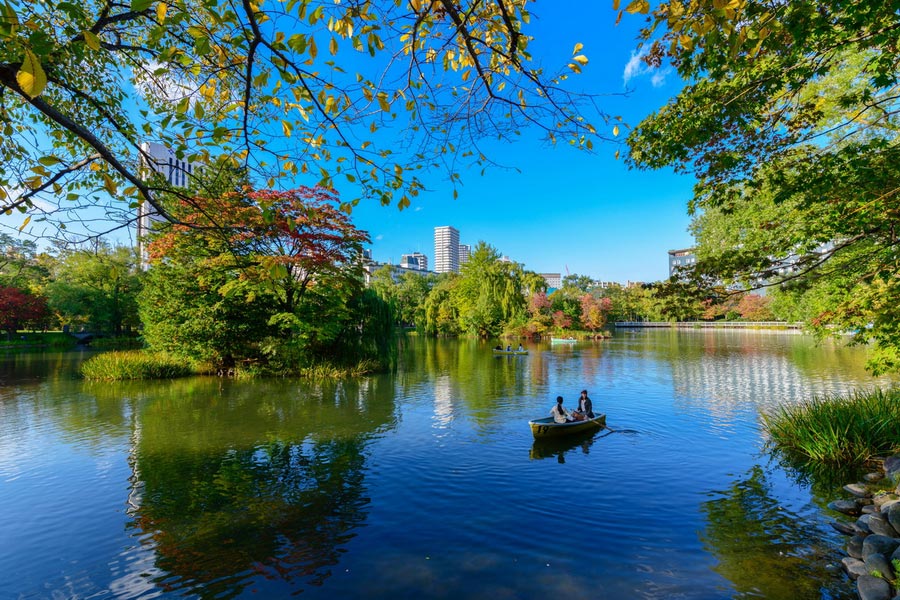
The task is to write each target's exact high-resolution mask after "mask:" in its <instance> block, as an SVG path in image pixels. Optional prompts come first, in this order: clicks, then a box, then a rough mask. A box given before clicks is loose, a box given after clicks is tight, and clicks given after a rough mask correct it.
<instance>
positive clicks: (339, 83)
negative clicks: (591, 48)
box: [0, 0, 617, 235]
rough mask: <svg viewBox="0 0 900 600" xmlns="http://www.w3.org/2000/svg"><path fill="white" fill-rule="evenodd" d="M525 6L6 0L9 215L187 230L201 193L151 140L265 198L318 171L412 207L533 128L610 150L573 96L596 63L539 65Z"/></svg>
mask: <svg viewBox="0 0 900 600" xmlns="http://www.w3.org/2000/svg"><path fill="white" fill-rule="evenodd" d="M526 4H527V2H526V0H503V1H500V0H490V1H487V2H481V1H472V0H469V1H466V0H463V1H459V0H434V1H429V2H424V1H422V0H412V1H407V0H377V1H374V2H327V3H323V2H316V1H313V0H274V1H273V2H268V3H262V4H255V3H252V2H249V1H244V2H239V3H230V2H225V1H224V0H209V1H204V2H199V1H197V0H172V1H165V2H154V1H152V0H132V1H131V2H126V3H109V2H101V1H98V0H87V1H86V2H81V3H72V2H67V1H61V0H49V1H48V2H42V3H33V2H24V1H23V0H4V2H2V3H0V92H2V96H3V102H2V103H0V123H2V125H3V135H4V138H5V139H4V143H3V144H2V145H0V163H2V164H3V165H4V171H3V174H2V176H0V190H2V192H0V210H3V211H10V210H14V209H18V210H21V211H23V212H25V211H27V212H29V213H31V214H29V216H28V217H27V218H26V219H25V222H24V223H23V226H25V225H27V224H28V220H29V219H30V218H31V216H32V215H38V216H39V218H48V219H49V218H52V219H58V220H63V221H70V222H71V221H72V220H74V219H76V218H78V216H77V215H79V214H81V212H82V209H84V208H88V207H91V206H101V207H102V208H103V209H104V211H105V212H104V215H105V217H107V218H109V219H116V220H118V221H120V222H122V221H128V220H130V219H133V206H132V204H133V203H148V204H149V205H151V206H152V207H153V209H154V210H156V211H157V212H159V213H160V214H162V215H165V216H168V217H169V218H171V219H174V220H177V219H176V217H175V216H174V215H172V214H170V213H169V211H168V210H167V207H166V205H165V202H164V201H163V200H164V196H165V194H166V193H172V192H175V193H179V194H182V197H183V199H184V200H185V201H189V200H190V199H191V198H193V197H194V196H193V195H192V194H187V193H185V192H184V191H183V190H178V189H177V188H174V187H173V186H171V185H169V184H168V183H167V182H166V181H165V180H164V179H163V178H160V177H149V178H148V177H145V176H146V175H147V173H146V171H145V172H143V173H142V170H141V166H140V162H141V161H140V159H141V157H142V150H141V149H140V142H141V141H142V140H146V139H148V138H154V139H156V140H159V141H161V142H163V143H164V144H166V145H167V146H169V147H170V148H171V149H172V150H173V152H174V153H175V155H176V157H178V158H179V159H184V160H187V161H190V162H197V163H201V164H205V165H209V168H213V165H217V164H221V165H228V166H243V167H246V168H247V170H248V172H250V173H252V174H253V178H254V181H255V182H256V183H257V185H264V186H265V187H274V185H275V184H276V182H277V181H278V179H279V178H280V177H286V178H288V179H293V178H294V177H296V176H303V177H305V178H314V179H315V180H317V181H318V182H319V183H320V184H321V185H323V186H325V187H329V188H332V187H336V186H338V185H345V186H347V187H349V188H351V189H353V190H358V193H357V195H356V197H355V198H353V200H351V201H349V202H348V203H347V204H348V205H349V204H353V203H355V202H356V201H358V200H359V199H362V198H372V199H374V200H376V201H378V202H381V203H382V204H396V205H397V206H399V207H400V208H403V207H405V206H407V205H408V204H409V203H410V201H411V200H412V199H413V198H415V196H416V195H417V194H418V193H419V191H420V190H421V189H422V187H423V184H422V181H421V180H420V177H419V173H420V172H422V170H424V169H431V168H440V169H444V170H447V171H449V172H450V178H451V181H454V182H456V181H457V180H458V179H459V172H458V171H457V169H459V170H460V171H461V170H462V169H463V167H464V165H469V164H488V163H490V162H491V161H490V159H489V158H488V157H487V156H486V155H485V154H484V153H483V152H482V150H481V149H480V147H479V140H480V139H481V138H482V137H484V136H486V137H487V138H490V139H496V138H498V137H499V138H501V139H512V138H514V137H515V136H517V135H519V134H520V133H521V131H522V130H523V129H525V128H526V127H531V128H537V129H538V130H539V131H542V132H543V133H545V134H546V137H547V138H548V140H549V141H550V142H554V141H555V140H557V139H561V140H565V141H568V142H571V143H572V144H573V145H575V146H577V147H580V148H584V149H588V150H589V149H591V148H592V146H593V141H594V140H595V139H602V138H604V137H610V138H611V137H612V135H610V136H606V135H603V134H599V133H598V131H599V130H600V129H601V127H602V126H603V125H605V124H606V123H607V122H608V120H609V117H608V115H606V114H604V113H602V112H601V111H599V110H598V109H597V108H596V104H595V103H594V102H592V101H591V100H592V99H591V98H589V97H587V96H585V95H582V94H579V93H577V92H572V91H569V90H567V89H566V88H565V87H564V85H565V80H566V79H567V78H568V77H569V76H570V75H572V74H577V73H579V72H580V71H581V70H582V68H583V67H584V66H585V65H586V64H587V62H588V59H587V57H586V56H585V55H584V54H583V53H582V44H580V43H579V44H576V45H575V47H574V52H573V54H572V57H571V60H569V61H568V62H567V63H566V64H561V65H559V67H558V68H553V69H545V68H544V67H542V66H541V65H539V64H538V61H536V60H535V59H534V58H533V57H532V56H531V54H530V42H531V39H532V38H531V36H530V35H529V34H528V23H529V22H530V21H531V19H532V14H531V12H530V11H529V10H528V9H527V8H526ZM382 130H387V131H390V132H391V134H390V135H386V136H385V135H381V134H380V133H379V132H380V131H382ZM398 131H400V132H403V133H402V134H400V135H397V134H396V132H398ZM616 131H617V130H616ZM34 132H37V133H38V134H39V135H40V137H41V140H42V142H41V143H33V139H32V135H33V133H34ZM613 135H614V134H613ZM217 157H222V161H219V160H218V159H217ZM143 158H145V159H146V158H147V157H146V156H143ZM11 190H20V191H21V193H11ZM206 195H208V194H206ZM38 199H40V200H41V202H37V200H38ZM46 207H50V208H46ZM82 225H83V227H84V229H83V231H82V232H81V233H82V234H84V235H93V234H97V233H102V232H103V229H102V228H100V229H98V228H93V227H91V225H90V224H89V223H87V222H86V221H82ZM107 227H115V225H109V226H107ZM67 231H70V232H71V231H73V228H69V229H67Z"/></svg>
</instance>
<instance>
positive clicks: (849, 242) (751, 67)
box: [629, 0, 900, 371]
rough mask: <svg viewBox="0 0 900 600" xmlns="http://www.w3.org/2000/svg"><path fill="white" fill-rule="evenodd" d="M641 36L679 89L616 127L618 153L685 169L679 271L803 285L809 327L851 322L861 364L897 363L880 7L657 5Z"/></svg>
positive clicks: (892, 39) (886, 17) (898, 180)
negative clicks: (623, 135)
mask: <svg viewBox="0 0 900 600" xmlns="http://www.w3.org/2000/svg"><path fill="white" fill-rule="evenodd" d="M629 9H630V10H632V11H633V12H648V11H649V5H648V4H647V3H646V2H636V3H632V4H631V5H629ZM643 38H644V40H645V41H647V42H649V43H650V45H649V50H648V51H647V52H646V57H647V60H648V61H649V62H650V63H651V64H655V65H659V64H661V62H662V61H663V60H666V59H668V60H671V61H672V64H674V65H675V67H676V68H677V69H678V71H679V73H680V74H681V75H682V77H683V78H684V79H686V80H688V81H691V83H690V85H688V86H686V87H685V88H684V89H683V91H682V92H681V93H680V94H679V95H678V97H677V98H675V99H673V100H672V101H670V102H669V103H668V105H667V106H665V107H664V108H662V109H660V110H659V111H657V113H656V114H654V115H652V116H651V117H649V118H647V119H646V120H645V121H643V122H642V123H641V124H640V125H639V126H638V127H637V128H636V129H635V130H634V131H633V132H632V134H631V135H630V136H629V145H630V148H631V150H630V156H629V160H630V161H631V163H632V164H634V165H637V166H639V167H643V168H659V167H666V166H669V167H673V168H675V169H676V170H677V171H682V172H691V173H693V174H695V175H696V177H697V180H698V183H697V185H696V187H695V194H694V198H693V200H692V201H691V204H690V207H691V209H692V210H693V211H695V212H697V213H698V214H699V215H700V217H699V220H700V225H699V227H700V232H701V235H702V239H701V240H700V244H699V247H698V263H697V267H696V269H695V270H696V271H697V272H698V273H699V274H701V275H703V276H705V277H706V278H707V280H708V281H712V280H714V279H715V278H721V279H724V280H730V281H733V282H740V283H741V284H743V285H744V287H745V289H752V288H753V287H758V286H761V285H779V286H781V285H783V286H787V287H790V288H791V292H790V294H791V296H793V297H794V298H797V297H798V296H797V295H798V294H799V293H801V292H802V293H813V294H815V295H816V299H815V300H814V301H811V302H806V303H802V304H804V305H805V310H804V312H806V310H809V309H813V308H815V309H817V310H818V312H817V313H815V314H809V313H807V314H806V315H805V316H806V318H807V319H808V321H807V322H808V323H809V324H810V325H811V326H812V327H813V328H814V329H816V330H817V331H818V332H819V333H821V334H823V335H827V334H833V333H835V332H840V331H845V330H855V331H857V332H858V333H857V335H856V338H855V339H856V341H857V342H861V343H865V342H870V341H872V342H874V348H875V352H874V358H873V361H872V362H871V363H870V367H872V368H873V369H874V370H876V371H884V370H896V369H898V368H900V361H898V360H897V356H898V350H900V327H898V323H900V321H898V319H900V317H898V316H897V312H896V311H895V310H893V306H895V305H896V301H897V300H898V299H900V279H898V271H900V255H898V252H897V243H896V240H897V236H896V221H897V218H898V216H900V215H898V211H897V199H898V194H900V146H898V138H897V132H898V125H900V121H898V111H897V100H896V98H897V97H898V91H900V88H898V75H900V69H898V67H897V65H898V50H897V48H898V47H900V45H898V42H900V13H898V12H897V7H896V5H895V4H894V3H892V2H886V3H874V4H871V3H844V2H838V1H837V0H816V1H813V0H798V1H796V2H784V3H771V2H764V1H762V0H733V1H731V2H721V1H720V0H699V1H698V2H691V3H687V4H685V3H681V2H678V1H675V0H673V1H671V2H663V3H661V4H660V5H659V6H658V7H657V8H656V10H655V11H654V12H653V14H652V15H651V17H650V20H649V22H648V26H647V28H646V29H645V31H644V33H643ZM651 40H652V42H651ZM777 304H778V303H777V302H776V303H775V305H774V306H777ZM794 305H795V306H800V303H796V302H795V303H794Z"/></svg>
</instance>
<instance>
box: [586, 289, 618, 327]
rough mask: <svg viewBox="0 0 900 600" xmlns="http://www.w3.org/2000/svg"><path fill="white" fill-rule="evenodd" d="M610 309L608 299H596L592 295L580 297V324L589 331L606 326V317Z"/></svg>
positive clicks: (610, 304) (610, 302) (610, 303)
mask: <svg viewBox="0 0 900 600" xmlns="http://www.w3.org/2000/svg"><path fill="white" fill-rule="evenodd" d="M611 308H612V301H611V300H610V299H609V298H596V297H595V296H594V295H592V294H585V295H584V296H582V297H581V322H582V324H584V326H585V327H587V328H588V329H590V330H591V331H597V330H598V329H600V328H601V327H603V326H604V325H606V315H607V314H608V313H609V311H610V309H611Z"/></svg>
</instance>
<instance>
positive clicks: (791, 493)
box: [0, 331, 890, 600]
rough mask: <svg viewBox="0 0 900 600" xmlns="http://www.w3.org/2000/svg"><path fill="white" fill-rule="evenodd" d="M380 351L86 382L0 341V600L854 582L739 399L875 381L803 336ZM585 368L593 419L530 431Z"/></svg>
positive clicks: (830, 490)
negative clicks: (384, 357)
mask: <svg viewBox="0 0 900 600" xmlns="http://www.w3.org/2000/svg"><path fill="white" fill-rule="evenodd" d="M490 346H491V344H490V343H482V342H475V341H458V342H457V341H433V340H420V339H415V338H412V339H410V340H408V341H407V342H406V343H405V345H404V348H403V350H402V352H401V357H402V364H401V366H400V368H399V370H398V371H397V373H395V374H392V375H385V376H378V377H372V378H366V379H360V380H352V381H343V382H338V383H334V382H329V383H309V382H296V381H263V382H258V381H257V382H233V381H228V380H222V379H215V378H198V379H190V380H178V381H171V382H152V383H141V384H96V383H87V382H83V381H80V380H77V379H76V378H74V376H73V373H75V372H76V370H77V367H78V364H79V363H80V361H81V360H82V358H83V356H81V355H77V354H76V355H61V354H43V355H42V354H30V355H28V354H26V355H9V356H6V357H2V358H0V599H7V598H10V599H43V598H52V599H57V598H79V599H80V598H84V599H88V598H90V599H102V598H142V599H143V598H204V599H205V598H290V597H294V596H299V597H301V598H329V599H340V598H405V597H408V598H413V597H415V598H489V599H491V600H501V599H504V598H536V599H537V598H541V599H543V598H546V597H551V598H567V599H568V598H573V599H578V598H598V597H605V598H691V599H701V598H751V597H752V598H785V599H790V600H802V599H805V598H853V597H855V593H853V591H852V587H851V585H850V584H849V583H848V582H847V581H846V580H845V578H844V577H843V576H842V575H841V574H839V573H837V574H835V573H832V572H830V571H829V570H827V569H826V566H827V565H829V564H833V563H835V562H837V560H839V556H840V554H839V553H840V548H841V543H842V541H843V538H842V537H841V536H839V535H838V534H836V533H835V532H833V531H832V530H831V528H830V527H829V525H828V523H829V521H830V520H831V519H832V518H833V517H834V515H831V514H829V513H828V511H827V509H825V508H824V506H825V504H826V503H827V502H829V501H830V500H832V499H834V497H837V496H838V495H839V487H835V486H830V485H822V484H816V485H812V484H810V483H809V482H808V481H807V480H805V479H803V478H800V477H798V476H797V475H796V474H793V473H791V472H787V471H785V470H784V469H783V468H782V467H781V466H779V464H778V462H777V461H775V460H773V459H771V458H770V457H769V455H768V454H767V453H766V452H765V451H764V444H765V439H764V436H763V434H762V432H761V429H760V426H759V413H760V411H765V410H767V409H771V408H773V407H777V406H779V405H782V404H786V403H795V402H798V401H800V400H803V399H806V398H809V397H811V396H812V395H813V394H817V393H819V394H820V393H835V392H844V391H847V390H851V389H854V388H857V387H860V386H866V387H871V386H874V385H886V384H888V383H890V382H889V381H887V380H884V379H882V380H874V379H872V378H870V377H868V376H867V375H866V373H865V371H864V370H863V363H864V360H865V356H864V353H863V351H861V350H859V349H847V348H840V347H835V346H832V345H826V346H822V347H817V346H815V345H814V343H813V342H812V341H811V340H809V339H808V338H806V337H804V336H800V335H791V334H782V333H760V332H756V333H753V332H733V333H730V332H701V331H684V332H669V331H634V332H621V331H620V332H618V333H617V335H616V337H615V338H613V339H612V340H607V341H603V342H595V343H591V342H581V343H578V344H576V345H574V346H560V347H557V346H550V345H549V344H544V345H532V346H530V347H529V350H530V351H531V352H530V354H529V355H528V356H519V357H507V356H504V357H493V356H492V355H491V352H490ZM582 388H587V389H588V390H589V391H590V393H591V396H592V398H593V400H594V407H595V410H597V409H598V408H599V410H600V411H602V412H605V413H607V415H608V425H609V426H610V428H611V430H607V431H603V432H601V433H599V434H596V435H593V436H590V437H587V438H584V437H581V438H577V439H574V440H571V441H567V442H564V443H562V444H555V445H554V444H551V445H539V444H536V443H535V442H533V440H532V436H531V433H530V431H529V429H528V426H527V423H526V421H527V420H528V419H529V418H534V417H538V416H544V415H547V414H549V410H550V407H551V406H552V404H553V399H554V398H555V396H556V395H557V394H562V395H563V396H564V397H565V398H566V400H567V405H568V406H570V407H571V406H574V404H575V402H576V399H577V396H578V392H579V391H580V390H581V389H582Z"/></svg>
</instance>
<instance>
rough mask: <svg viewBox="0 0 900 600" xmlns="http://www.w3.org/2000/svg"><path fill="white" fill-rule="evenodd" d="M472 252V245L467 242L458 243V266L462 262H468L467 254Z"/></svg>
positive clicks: (462, 263) (461, 264)
mask: <svg viewBox="0 0 900 600" xmlns="http://www.w3.org/2000/svg"><path fill="white" fill-rule="evenodd" d="M471 253H472V246H470V245H468V244H460V245H459V266H460V267H462V266H463V265H464V264H466V263H467V262H469V255H470V254H471Z"/></svg>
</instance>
